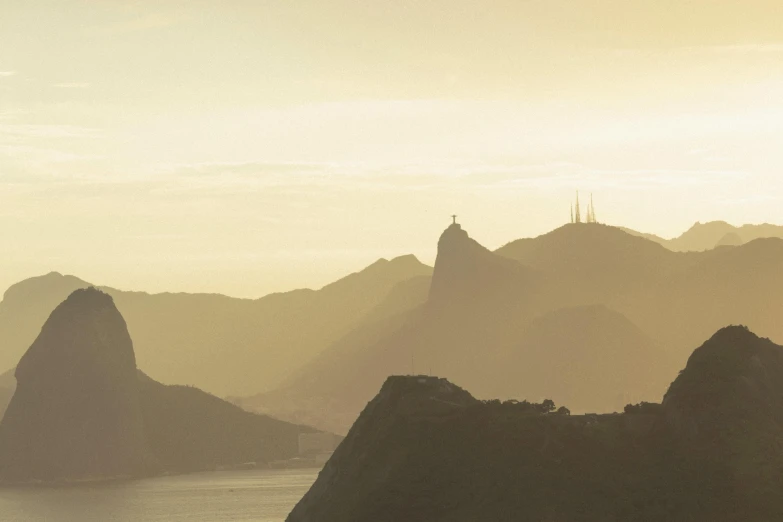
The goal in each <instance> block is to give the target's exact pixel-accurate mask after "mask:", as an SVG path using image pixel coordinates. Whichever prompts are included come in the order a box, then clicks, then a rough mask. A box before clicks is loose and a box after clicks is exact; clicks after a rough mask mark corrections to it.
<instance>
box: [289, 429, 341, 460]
mask: <svg viewBox="0 0 783 522" xmlns="http://www.w3.org/2000/svg"><path fill="white" fill-rule="evenodd" d="M342 439H343V438H342V437H340V436H339V435H335V434H334V433H321V432H319V433H300V434H299V455H322V454H331V453H332V452H333V451H334V450H335V449H337V446H338V445H339V444H340V442H341V441H342Z"/></svg>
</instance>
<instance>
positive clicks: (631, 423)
mask: <svg viewBox="0 0 783 522" xmlns="http://www.w3.org/2000/svg"><path fill="white" fill-rule="evenodd" d="M781 373H783V347H779V346H777V345H774V344H773V343H771V342H770V341H768V340H765V339H760V338H758V337H756V336H755V335H753V334H752V333H751V332H749V331H748V330H746V329H744V328H740V327H732V328H727V329H724V330H721V331H720V332H718V334H716V335H715V336H714V337H713V338H712V339H710V340H709V341H708V342H707V343H705V345H704V346H702V347H701V348H699V349H697V350H696V351H695V352H694V354H693V356H692V357H691V359H690V361H689V362H688V365H687V367H686V368H685V369H684V370H683V371H682V372H681V373H680V375H679V377H678V378H677V380H676V381H675V382H674V384H673V385H672V386H671V389H670V391H669V393H668V394H667V396H666V400H665V401H664V404H663V406H662V407H661V406H658V407H654V408H647V409H646V412H641V411H640V412H639V413H635V412H633V411H632V412H630V413H628V414H623V415H619V414H617V415H604V416H593V415H588V416H567V415H556V414H542V413H535V412H534V413H531V412H530V411H529V409H526V408H524V407H521V406H522V405H521V404H516V403H513V402H508V403H500V402H497V401H492V402H489V403H487V402H481V401H476V400H473V399H472V397H470V395H469V394H467V392H464V391H462V390H460V389H459V388H457V387H455V386H453V385H451V384H449V383H448V382H446V381H442V380H439V379H426V378H424V379H422V381H421V382H419V380H418V378H416V377H398V378H390V379H389V380H388V381H387V382H386V384H385V385H384V386H383V388H382V389H381V391H380V393H379V394H378V396H377V397H376V398H375V399H374V400H373V401H372V402H370V404H369V405H368V406H367V408H366V409H365V410H364V412H363V413H362V415H361V416H360V417H359V420H358V421H357V422H356V424H355V425H354V427H353V428H352V429H351V431H350V433H349V434H348V437H347V438H346V439H345V441H344V442H343V444H342V445H341V446H340V448H338V450H337V452H335V454H334V456H333V457H332V459H331V460H330V461H329V463H328V464H327V466H326V468H325V469H324V470H323V472H322V473H321V475H320V476H319V478H318V480H317V481H316V483H315V484H314V485H313V487H312V489H311V490H310V492H308V494H307V495H305V497H304V498H303V499H302V501H301V502H300V503H299V505H297V506H296V508H295V509H294V510H293V511H292V513H291V514H290V516H289V518H288V521H289V522H314V521H318V522H338V521H339V522H364V521H367V520H379V521H380V520H388V521H390V522H391V521H395V522H396V521H403V520H404V521H406V522H438V521H444V522H445V521H448V522H475V521H476V520H492V521H508V522H512V521H518V520H541V521H561V520H562V521H585V522H591V521H596V522H598V521H601V522H606V521H612V522H620V521H622V522H626V521H642V520H644V521H660V522H664V521H666V522H669V521H680V522H702V521H705V520H710V521H712V522H729V521H731V522H739V521H745V520H754V521H767V520H781V519H783V501H781V500H780V495H779V491H780V489H781V488H783V478H781V477H783V461H782V460H781V454H782V453H783V451H782V450H781V449H780V448H783V439H782V438H781V434H782V433H783V430H781V424H780V422H779V419H780V418H781V415H783V400H781V399H783V393H781V391H782V390H781V388H783V386H782V385H781V384H780V383H781V382H783V375H781ZM441 390H442V391H441ZM640 410H641V409H640Z"/></svg>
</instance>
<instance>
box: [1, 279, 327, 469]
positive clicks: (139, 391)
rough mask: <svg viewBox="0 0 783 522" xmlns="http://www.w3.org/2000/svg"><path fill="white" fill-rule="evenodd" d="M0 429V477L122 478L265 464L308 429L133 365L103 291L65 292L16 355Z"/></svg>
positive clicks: (5, 379) (294, 445) (289, 452)
mask: <svg viewBox="0 0 783 522" xmlns="http://www.w3.org/2000/svg"><path fill="white" fill-rule="evenodd" d="M15 377H16V378H15V379H13V378H11V377H10V376H9V375H8V374H4V375H3V376H2V377H0V386H2V389H3V390H4V391H5V390H7V391H9V392H10V393H12V394H13V398H12V399H11V401H10V404H9V406H8V409H7V411H6V412H5V415H4V417H3V420H2V423H0V479H1V480H2V481H4V482H12V483H19V482H21V483H28V482H58V481H84V480H102V479H109V478H112V479H114V478H129V477H140V476H147V475H151V474H155V473H157V472H160V471H166V472H191V471H201V470H212V469H215V468H216V467H225V466H236V465H240V464H245V463H248V462H257V463H261V464H263V463H268V462H270V461H272V460H280V459H288V458H291V457H294V456H296V455H297V454H298V437H299V434H301V433H311V432H314V431H316V430H314V429H312V428H309V427H306V426H298V425H294V424H290V423H286V422H282V421H278V420H275V419H272V418H269V417H266V416H262V415H256V414H253V413H248V412H246V411H243V410H242V409H240V408H238V407H237V406H235V405H233V404H230V403H228V402H226V401H224V400H222V399H219V398H217V397H215V396H212V395H210V394H208V393H205V392H203V391H201V390H199V389H197V388H193V387H189V386H166V385H163V384H160V383H158V382H157V381H154V380H153V379H150V378H149V377H148V376H147V375H145V374H144V373H142V372H141V371H140V370H138V369H137V368H136V360H135V354H134V351H133V343H132V341H131V338H130V335H129V333H128V329H127V327H126V324H125V321H124V319H123V317H122V315H121V314H120V313H119V311H118V309H117V307H116V306H115V305H114V302H113V299H112V298H111V296H109V295H108V294H105V293H103V292H101V291H100V290H97V289H95V288H88V289H80V290H76V291H75V292H73V293H72V294H71V295H70V296H69V297H68V298H67V299H66V300H65V301H64V302H63V303H62V304H60V305H59V306H58V307H57V308H56V309H55V310H54V312H52V314H51V316H50V318H49V319H48V320H47V322H46V323H45V325H44V327H43V328H42V330H41V334H40V335H39V337H38V338H37V339H36V340H35V341H34V342H33V344H32V345H31V347H30V348H29V350H28V351H27V352H26V353H25V355H24V356H23V357H22V359H21V361H20V362H19V365H18V366H17V368H16V370H15Z"/></svg>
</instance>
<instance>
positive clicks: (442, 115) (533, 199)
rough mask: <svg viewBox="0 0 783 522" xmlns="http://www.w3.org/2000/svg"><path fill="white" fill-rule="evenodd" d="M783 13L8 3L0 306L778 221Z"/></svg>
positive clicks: (403, 0)
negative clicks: (590, 199)
mask: <svg viewBox="0 0 783 522" xmlns="http://www.w3.org/2000/svg"><path fill="white" fill-rule="evenodd" d="M781 20H783V2H781V1H779V0H766V1H762V0H689V1H685V0H589V1H588V0H482V1H477V0H471V1H468V0H418V1H413V0H352V1H349V0H253V1H250V0H247V1H236V0H224V1H220V2H218V1H195V0H194V1H184V0H183V1H170V0H155V1H152V0H143V1H141V0H140V1H121V0H117V1H113V0H48V1H45V0H1V1H0V242H1V244H2V252H3V255H2V257H0V288H5V287H7V286H8V285H9V284H11V283H13V282H15V281H17V280H19V279H22V278H25V277H29V276H32V275H38V274H41V273H45V272H48V271H51V270H57V271H60V272H65V273H73V274H74V275H77V276H80V277H82V278H84V279H88V280H90V281H92V282H95V283H98V284H107V285H112V286H116V287H120V288H127V289H140V290H148V291H163V290H171V291H210V292H221V293H226V294H230V295H237V296H259V295H262V294H264V293H267V292H270V291H278V290H286V289H290V288H293V287H300V286H316V287H317V286H320V285H322V284H325V283H327V282H329V281H331V280H333V279H335V278H337V277H339V276H341V275H344V274H346V273H348V272H350V271H354V270H357V269H359V268H361V267H363V266H364V265H367V264H369V263H371V262H372V261H374V260H375V259H377V258H378V257H387V258H388V257H393V256H397V255H401V254H406V253H414V254H416V255H417V256H419V257H420V259H422V260H423V261H425V262H432V261H433V259H434V255H435V248H436V241H437V238H438V235H439V234H440V232H441V231H442V230H443V228H444V227H445V226H446V225H448V223H449V221H450V218H449V217H448V216H449V215H450V214H453V213H457V214H459V216H460V218H459V219H460V221H461V222H462V224H463V225H464V226H465V227H466V229H467V230H468V231H469V232H470V233H471V235H472V236H473V237H475V238H476V239H478V240H479V241H481V242H482V243H484V244H485V245H487V246H489V247H493V248H494V247H498V246H500V245H501V244H503V243H505V242H506V241H509V240H512V239H514V238H518V237H523V236H531V235H538V234H540V233H543V232H547V231H549V230H550V229H552V228H554V227H556V226H558V225H560V224H562V223H564V222H565V221H567V219H568V212H569V204H570V201H571V199H572V195H573V193H574V191H576V190H581V191H582V192H583V193H584V194H587V193H589V192H593V193H594V194H595V201H596V207H597V213H598V217H599V219H600V220H602V221H605V222H608V223H610V224H618V225H625V226H629V227H632V228H636V229H639V230H642V231H646V232H654V233H658V234H660V235H664V236H672V235H677V234H679V233H680V232H682V231H683V230H684V229H686V228H688V227H689V226H690V225H692V224H693V223H694V222H695V221H697V220H698V221H707V220H713V219H724V220H727V221H730V222H733V223H735V224H741V223H746V222H764V221H768V222H777V223H781V222H783V217H781V216H780V214H781V213H783V206H782V205H781V203H782V201H781V199H783V96H781V93H783V30H781Z"/></svg>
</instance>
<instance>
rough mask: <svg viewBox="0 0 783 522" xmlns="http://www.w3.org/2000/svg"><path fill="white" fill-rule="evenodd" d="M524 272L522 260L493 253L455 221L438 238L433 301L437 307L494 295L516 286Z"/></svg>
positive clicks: (431, 296)
mask: <svg viewBox="0 0 783 522" xmlns="http://www.w3.org/2000/svg"><path fill="white" fill-rule="evenodd" d="M523 272H524V270H523V267H522V266H520V265H519V264H518V263H516V262H515V261H513V260H511V259H507V258H504V257H501V256H498V255H495V254H493V253H492V252H490V251H489V250H487V249H486V248H485V247H483V246H482V245H481V244H479V243H478V242H477V241H476V240H474V239H471V238H470V236H468V233H467V232H466V231H465V230H463V229H462V227H461V226H460V225H459V224H456V223H455V224H453V225H451V226H449V227H448V228H447V229H446V230H445V231H444V232H443V234H441V236H440V239H439V240H438V256H437V258H436V260H435V270H434V272H433V274H432V285H431V287H430V303H431V305H432V306H435V307H437V306H440V305H442V304H443V303H445V302H451V303H455V302H460V301H464V300H468V301H470V300H472V299H477V298H481V297H482V296H487V295H493V294H495V293H496V292H499V291H502V290H503V289H504V288H509V287H511V288H514V287H515V285H516V283H518V281H519V279H520V278H521V277H522V275H523Z"/></svg>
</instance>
